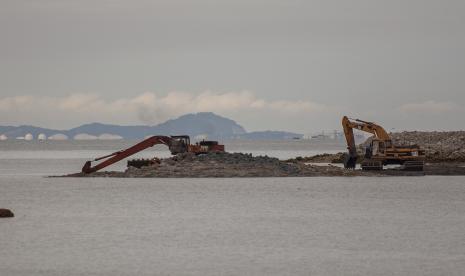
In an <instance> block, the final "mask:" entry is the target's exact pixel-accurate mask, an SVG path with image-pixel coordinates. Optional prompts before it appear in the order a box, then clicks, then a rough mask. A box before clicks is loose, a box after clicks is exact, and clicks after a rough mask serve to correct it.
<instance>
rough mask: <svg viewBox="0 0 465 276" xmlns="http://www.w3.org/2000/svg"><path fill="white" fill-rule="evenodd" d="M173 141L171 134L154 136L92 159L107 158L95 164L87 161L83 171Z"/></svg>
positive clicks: (92, 169)
mask: <svg viewBox="0 0 465 276" xmlns="http://www.w3.org/2000/svg"><path fill="white" fill-rule="evenodd" d="M171 143H172V138H171V137H169V136H152V137H150V138H147V139H145V140H144V141H142V142H140V143H138V144H136V145H134V146H132V147H130V148H127V149H125V150H120V151H117V152H114V153H112V154H109V155H105V156H102V157H98V158H95V159H94V160H92V161H100V160H104V159H106V160H104V161H102V162H101V163H99V164H97V165H95V166H92V161H87V162H86V163H85V164H84V167H82V172H83V173H93V172H96V171H98V170H101V169H103V168H105V167H108V166H110V165H112V164H114V163H116V162H118V161H120V160H122V159H124V158H126V157H129V156H131V155H133V154H136V153H138V152H140V151H142V150H145V149H147V148H150V147H153V146H154V145H157V144H163V145H167V146H168V147H170V146H171Z"/></svg>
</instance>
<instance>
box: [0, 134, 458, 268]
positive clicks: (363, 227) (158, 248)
mask: <svg viewBox="0 0 465 276" xmlns="http://www.w3.org/2000/svg"><path fill="white" fill-rule="evenodd" d="M130 144H131V142H124V141H113V142H109V143H107V142H98V141H95V142H90V143H88V142H70V141H68V142H59V143H51V142H47V143H38V142H34V143H27V142H24V141H8V143H3V142H0V208H2V207H3V208H10V209H12V210H13V211H14V213H15V215H16V217H15V218H12V219H0V275H2V276H3V275H13V276H14V275H219V274H221V275H464V274H465V231H464V230H465V177H381V178H374V177H367V178H246V179H110V178H98V179H87V178H86V179H81V178H47V177H45V176H46V175H50V174H64V173H69V172H74V171H78V170H79V169H80V167H81V166H82V163H83V161H84V160H86V159H89V158H92V157H96V156H97V155H100V154H101V155H104V154H106V153H108V152H111V151H115V150H118V149H120V148H124V147H126V146H128V145H130ZM227 147H228V148H229V150H231V151H246V152H253V153H254V154H267V155H270V156H276V157H279V158H289V157H294V156H298V155H311V154H314V153H319V152H322V151H328V150H329V151H340V150H343V148H342V149H341V148H340V147H341V146H337V145H315V144H311V143H308V142H301V141H292V142H288V143H284V142H281V143H253V142H247V143H246V142H243V143H237V142H236V143H230V144H227ZM153 154H156V155H157V156H163V155H164V154H167V152H166V151H163V150H162V149H155V150H152V151H149V152H145V153H144V154H143V155H144V156H147V157H149V156H153ZM123 168H124V164H122V165H119V166H115V167H114V168H113V169H123Z"/></svg>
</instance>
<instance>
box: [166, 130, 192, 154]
mask: <svg viewBox="0 0 465 276" xmlns="http://www.w3.org/2000/svg"><path fill="white" fill-rule="evenodd" d="M190 144H191V142H190V137H189V136H188V135H177V136H171V143H170V145H169V149H170V151H171V154H172V155H176V154H178V153H184V152H188V151H189V145H190Z"/></svg>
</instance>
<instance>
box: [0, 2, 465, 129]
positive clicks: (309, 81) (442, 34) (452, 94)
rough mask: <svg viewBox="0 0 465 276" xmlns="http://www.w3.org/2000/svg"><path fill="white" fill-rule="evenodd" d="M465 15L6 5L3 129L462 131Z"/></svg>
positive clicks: (212, 5)
mask: <svg viewBox="0 0 465 276" xmlns="http://www.w3.org/2000/svg"><path fill="white" fill-rule="evenodd" d="M464 26H465V1H463V0H459V1H452V0H442V1H439V0H436V1H431V0H383V1H376V0H366V1H361V0H351V1H347V0H339V1H331V0H321V1H313V0H302V1H299V0H286V1H273V0H267V1H259V0H247V1H245V0H228V1H220V0H211V1H206V0H199V1H194V0H192V1H178V0H167V1H155V0H154V1H144V0H141V1H134V0H133V1H120V0H111V1H110V0H106V1H105V0H100V1H99V0H92V1H90V0H79V1H75V0H72V1H71V0H70V1H68V0H31V1H24V0H1V1H0V42H1V43H0V125H19V124H34V125H40V126H44V127H52V128H69V127H73V126H76V125H79V124H81V123H88V122H93V121H99V122H104V123H116V124H156V123H159V122H162V121H164V120H166V119H168V118H172V117H175V116H178V115H181V114H184V113H187V112H199V111H213V112H216V113H218V114H220V115H224V116H227V117H230V118H232V119H234V120H236V121H237V122H238V123H240V124H242V125H243V126H244V127H246V129H248V130H265V129H280V130H290V131H298V132H301V133H309V132H316V131H319V130H321V129H326V130H331V129H339V128H340V119H341V116H342V115H344V114H347V115H349V116H351V117H359V118H362V119H366V120H372V121H376V122H379V123H380V124H382V125H384V126H385V127H386V129H389V130H391V129H393V128H394V129H396V130H402V129H441V130H442V129H465V120H464V118H465V108H464V104H465V28H464Z"/></svg>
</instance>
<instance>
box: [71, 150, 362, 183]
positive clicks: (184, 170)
mask: <svg viewBox="0 0 465 276" xmlns="http://www.w3.org/2000/svg"><path fill="white" fill-rule="evenodd" d="M359 174H360V173H359V172H354V171H349V170H344V169H342V168H339V167H336V166H311V165H305V164H303V163H292V162H287V161H281V160H279V159H277V158H273V157H268V156H252V154H245V153H209V154H202V155H195V154H192V153H182V154H178V155H176V156H174V157H171V158H165V159H161V160H160V163H155V164H152V165H150V166H146V167H142V168H135V167H129V168H128V169H127V170H126V171H124V172H97V173H92V174H87V175H86V174H74V175H70V176H88V177H189V178H191V177H286V176H352V175H359Z"/></svg>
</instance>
